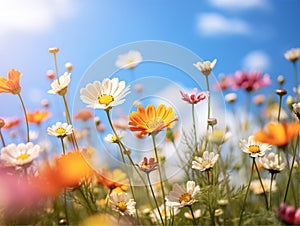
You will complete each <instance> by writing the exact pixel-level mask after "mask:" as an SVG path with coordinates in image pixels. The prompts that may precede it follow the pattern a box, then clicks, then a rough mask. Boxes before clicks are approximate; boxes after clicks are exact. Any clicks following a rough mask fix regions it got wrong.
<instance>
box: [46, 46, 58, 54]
mask: <svg viewBox="0 0 300 226" xmlns="http://www.w3.org/2000/svg"><path fill="white" fill-rule="evenodd" d="M58 51H59V48H57V47H52V48H49V49H48V52H49V53H53V54H56V53H57V52H58Z"/></svg>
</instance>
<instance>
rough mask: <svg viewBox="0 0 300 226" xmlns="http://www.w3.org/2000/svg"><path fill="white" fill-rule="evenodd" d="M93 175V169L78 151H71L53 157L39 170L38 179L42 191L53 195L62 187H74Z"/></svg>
mask: <svg viewBox="0 0 300 226" xmlns="http://www.w3.org/2000/svg"><path fill="white" fill-rule="evenodd" d="M93 175H94V171H93V169H92V168H91V167H90V165H89V164H88V163H87V161H86V160H85V159H84V157H83V156H82V154H81V152H79V151H71V152H68V153H67V154H66V155H61V156H60V157H57V158H56V159H55V162H54V165H53V166H49V165H48V164H47V165H46V166H45V167H44V168H43V169H42V170H41V172H40V179H41V183H42V185H43V186H42V187H43V188H42V189H43V191H44V193H46V194H50V195H55V194H58V193H59V192H60V190H61V189H63V188H74V187H77V186H79V185H80V184H81V183H82V182H83V181H84V180H86V179H89V178H91V177H92V176H93Z"/></svg>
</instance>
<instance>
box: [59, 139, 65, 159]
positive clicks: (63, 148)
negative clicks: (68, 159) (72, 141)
mask: <svg viewBox="0 0 300 226" xmlns="http://www.w3.org/2000/svg"><path fill="white" fill-rule="evenodd" d="M60 141H61V147H62V150H63V154H64V155H65V154H66V150H65V144H64V138H63V137H60Z"/></svg>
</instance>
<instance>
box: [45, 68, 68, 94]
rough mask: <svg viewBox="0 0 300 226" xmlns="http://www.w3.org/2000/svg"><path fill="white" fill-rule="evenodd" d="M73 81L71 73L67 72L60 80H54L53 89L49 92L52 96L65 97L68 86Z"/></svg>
mask: <svg viewBox="0 0 300 226" xmlns="http://www.w3.org/2000/svg"><path fill="white" fill-rule="evenodd" d="M70 81H71V73H68V72H65V73H64V74H63V75H62V76H60V77H59V79H58V80H57V79H56V80H54V81H53V82H52V83H51V88H52V89H50V90H48V93H50V94H59V95H61V96H63V95H65V94H66V92H67V89H68V85H69V84H70Z"/></svg>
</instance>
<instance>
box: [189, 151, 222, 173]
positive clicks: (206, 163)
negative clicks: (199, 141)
mask: <svg viewBox="0 0 300 226" xmlns="http://www.w3.org/2000/svg"><path fill="white" fill-rule="evenodd" d="M218 158H219V154H215V153H214V152H208V151H205V152H203V156H202V158H201V157H197V156H196V157H195V161H192V168H193V169H197V170H200V171H205V170H210V169H211V168H213V167H214V165H215V163H216V162H217V160H218Z"/></svg>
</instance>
